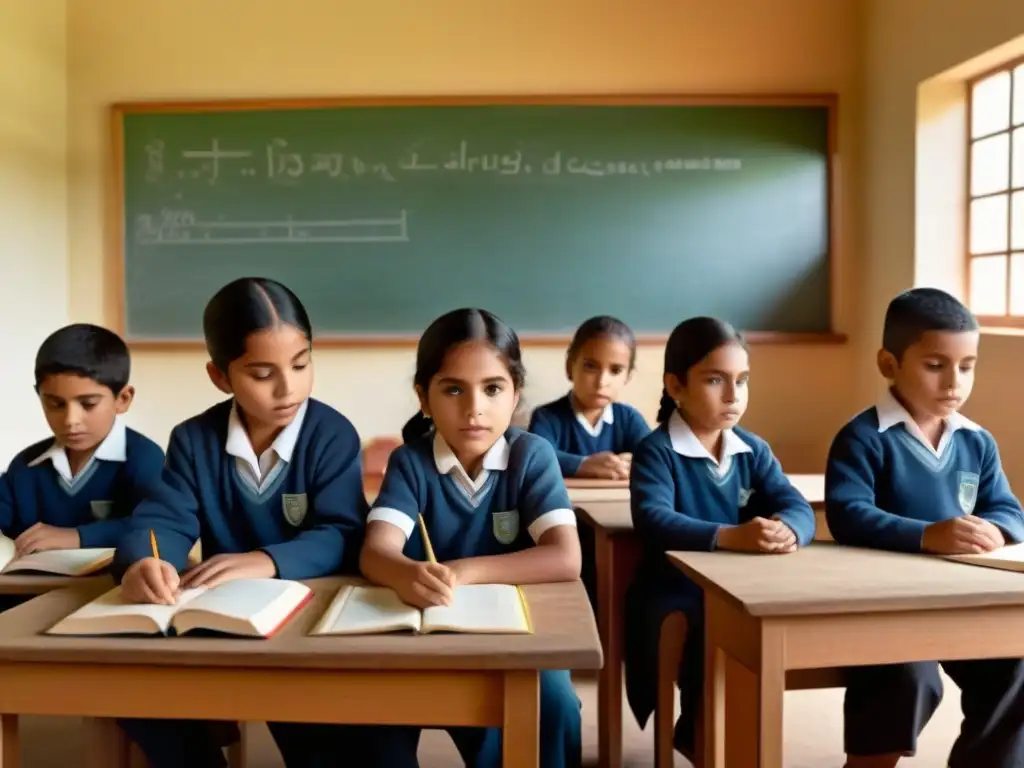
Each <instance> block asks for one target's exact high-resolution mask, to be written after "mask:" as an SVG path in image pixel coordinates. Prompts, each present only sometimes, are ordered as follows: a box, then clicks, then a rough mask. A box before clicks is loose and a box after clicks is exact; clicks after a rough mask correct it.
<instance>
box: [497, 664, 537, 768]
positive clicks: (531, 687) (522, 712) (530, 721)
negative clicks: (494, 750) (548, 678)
mask: <svg viewBox="0 0 1024 768" xmlns="http://www.w3.org/2000/svg"><path fill="white" fill-rule="evenodd" d="M501 744H502V761H501V764H502V766H503V768H539V766H540V673H539V672H537V671H536V670H516V671H514V672H512V671H510V672H506V673H505V714H504V724H503V725H502V734H501Z"/></svg>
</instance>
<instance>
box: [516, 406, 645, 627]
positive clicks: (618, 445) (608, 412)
mask: <svg viewBox="0 0 1024 768" xmlns="http://www.w3.org/2000/svg"><path fill="white" fill-rule="evenodd" d="M530 431H531V432H533V433H534V434H535V435H540V436H541V437H543V438H545V439H546V440H547V441H548V442H549V443H551V445H553V446H554V448H555V455H556V456H557V457H558V466H559V468H561V470H562V475H564V476H565V477H575V475H576V473H577V472H579V469H580V465H581V464H583V462H584V461H585V460H586V459H587V457H589V456H593V455H594V454H595V453H604V452H605V451H611V452H612V453H616V454H618V453H633V451H635V450H636V447H637V446H638V445H640V442H641V441H642V440H643V439H644V438H645V437H647V436H648V435H649V434H651V427H650V425H648V423H647V421H646V420H645V419H644V417H643V416H642V415H641V414H640V412H639V411H638V410H636V408H633V407H631V406H629V405H626V404H624V403H609V404H608V405H606V406H605V408H604V411H603V413H602V414H601V418H600V419H598V421H597V424H591V423H590V421H589V420H588V419H587V417H586V416H584V415H583V414H582V413H580V412H579V411H577V410H576V408H575V406H574V405H573V400H572V395H571V394H567V395H566V396H565V397H561V398H559V399H558V400H555V401H554V402H551V403H548V404H547V405H542V406H540V407H539V408H537V409H536V410H535V411H534V412H533V415H532V416H531V417H530ZM579 536H580V553H581V555H582V564H581V565H582V567H581V569H580V576H581V578H582V580H583V586H584V587H586V589H587V596H588V597H589V598H590V604H591V606H592V607H593V608H594V610H595V611H596V610H597V556H596V551H595V550H596V544H595V541H594V531H593V529H592V528H591V527H590V526H587V525H584V526H583V527H581V528H580V529H579Z"/></svg>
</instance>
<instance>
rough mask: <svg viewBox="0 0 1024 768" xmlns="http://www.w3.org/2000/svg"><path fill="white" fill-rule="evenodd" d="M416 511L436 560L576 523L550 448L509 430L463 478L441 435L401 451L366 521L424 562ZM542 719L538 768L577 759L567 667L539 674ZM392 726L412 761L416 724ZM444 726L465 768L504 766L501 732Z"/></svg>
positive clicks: (576, 714)
mask: <svg viewBox="0 0 1024 768" xmlns="http://www.w3.org/2000/svg"><path fill="white" fill-rule="evenodd" d="M420 513H422V514H423V519H424V521H425V523H426V527H427V531H428V535H429V537H430V541H431V544H432V545H433V548H434V553H435V556H436V557H437V560H438V562H445V561H450V560H456V559H460V558H467V557H478V556H484V555H502V554H507V553H510V552H519V551H521V550H524V549H527V548H528V547H531V546H533V545H534V544H535V543H536V542H537V541H539V540H540V538H541V536H543V535H544V533H545V532H547V531H548V530H550V529H551V528H554V527H556V526H562V525H570V526H575V525H576V517H575V514H574V513H573V510H572V507H571V504H570V503H569V496H568V493H567V492H566V490H565V484H564V482H563V481H562V477H561V474H560V472H559V470H558V463H557V462H556V460H555V455H554V450H553V449H552V448H551V446H550V445H549V444H548V443H547V442H546V441H545V440H543V439H541V438H539V437H537V436H535V435H531V434H529V433H527V432H523V431H522V430H519V429H516V428H510V429H509V430H508V431H506V432H505V434H504V435H503V436H501V437H499V438H498V440H497V442H495V444H494V445H493V446H492V447H491V448H490V450H488V451H487V453H486V454H485V455H484V458H483V466H482V469H481V471H480V473H479V475H478V476H477V477H476V478H471V477H469V475H468V474H467V473H466V471H465V469H464V468H463V467H462V465H461V464H460V463H459V460H458V459H457V458H456V457H455V454H454V453H453V452H452V450H451V448H450V447H449V446H448V444H447V443H446V442H445V440H444V438H442V437H441V435H440V434H439V433H432V434H430V435H426V436H424V437H422V438H419V439H417V440H414V441H412V442H410V443H407V444H406V445H403V446H402V447H400V448H398V449H397V450H396V451H395V452H394V453H393V454H392V455H391V457H390V460H389V462H388V471H387V473H386V474H385V476H384V484H383V486H382V488H381V491H380V494H379V495H378V496H377V499H376V501H375V502H374V506H373V509H372V510H371V511H370V514H369V516H368V518H367V522H371V521H374V520H377V521H382V522H386V523H390V524H392V525H394V526H396V527H398V528H399V529H400V530H401V531H402V533H404V534H405V536H406V544H405V548H404V550H403V552H404V554H405V555H406V556H407V557H409V558H411V559H413V560H426V559H427V558H426V550H425V547H424V543H423V539H422V537H421V536H420V535H419V534H418V533H414V531H416V526H417V521H418V518H419V515H420ZM427 717H429V714H427ZM540 719H541V722H540V764H541V766H542V768H573V767H575V766H578V765H579V764H580V760H581V749H582V742H581V738H582V737H581V730H580V729H581V723H580V701H579V699H578V698H577V697H576V692H575V690H574V689H573V686H572V681H571V680H570V678H569V672H568V670H544V671H542V672H541V674H540ZM393 731H394V734H395V736H394V741H395V743H398V742H404V743H405V745H406V753H405V759H404V760H403V761H402V763H401V764H402V765H415V764H416V758H415V755H416V752H415V750H416V744H417V742H418V740H419V733H420V729H419V728H396V729H393ZM448 733H449V734H451V736H452V739H453V740H454V741H455V744H456V746H457V747H458V749H459V752H460V753H461V754H462V757H463V759H464V760H465V761H466V763H467V765H471V766H475V767H476V768H488V767H490V766H493V767H495V768H496V767H497V766H500V765H501V731H500V729H497V728H487V729H485V728H449V729H448ZM389 738H390V737H389ZM397 764H398V763H396V765H397Z"/></svg>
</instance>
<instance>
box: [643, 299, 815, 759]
mask: <svg viewBox="0 0 1024 768" xmlns="http://www.w3.org/2000/svg"><path fill="white" fill-rule="evenodd" d="M749 377H750V371H749V359H748V356H747V349H746V346H745V343H744V341H743V338H742V337H741V336H740V334H738V333H737V332H736V331H735V330H734V329H733V328H732V326H730V325H729V324H728V323H724V322H722V321H720V320H715V319H713V318H710V317H695V318H691V319H690V320H686V321H685V322H683V323H680V324H679V325H678V326H676V328H675V330H673V331H672V335H671V336H669V339H668V344H667V345H666V347H665V376H664V379H665V382H664V383H665V390H664V393H663V395H662V399H661V410H660V411H659V413H658V421H659V422H660V424H661V427H660V428H659V429H657V430H655V431H654V433H653V434H651V436H650V437H648V438H647V439H646V440H644V441H643V442H642V443H641V444H640V447H639V448H638V449H637V451H636V453H635V454H634V457H633V471H632V477H631V478H630V496H631V499H630V501H631V507H632V511H633V523H634V525H635V526H636V530H637V533H639V535H640V536H641V538H642V540H643V543H644V557H643V560H642V561H641V563H640V566H639V568H638V569H637V577H636V580H635V581H634V583H633V584H632V585H631V586H630V588H629V592H628V594H627V597H626V647H625V662H626V695H627V697H628V699H629V703H630V706H631V708H632V709H633V714H634V715H636V718H637V721H638V722H639V723H640V726H641V727H643V726H644V725H645V724H646V722H647V718H648V717H650V714H651V712H652V711H653V710H654V704H655V700H656V696H657V659H658V639H659V636H660V633H661V624H662V621H663V620H664V618H665V617H666V616H667V615H668V614H669V613H670V612H673V611H683V612H684V613H685V614H686V618H687V622H688V631H687V635H686V647H685V651H684V654H683V660H682V662H681V664H680V667H679V676H678V684H679V700H680V705H681V713H680V716H679V719H678V720H677V721H676V726H675V735H674V743H675V747H676V749H678V750H679V751H680V752H682V753H683V754H684V755H687V756H690V757H692V755H693V750H694V743H695V739H694V735H695V734H694V724H695V721H696V718H697V713H698V711H699V707H700V702H701V691H702V689H703V679H704V674H703V672H704V642H703V634H704V632H703V611H704V609H703V595H702V592H701V590H700V588H699V587H697V585H696V584H694V583H693V582H691V581H690V580H689V579H687V578H686V577H685V576H684V575H683V574H682V573H680V572H679V571H678V570H677V569H675V568H673V567H672V566H671V565H670V564H669V562H668V560H667V559H666V558H665V552H666V551H668V550H698V551H701V550H715V549H724V550H735V551H739V552H763V553H771V554H785V553H788V552H794V551H796V549H797V547H802V546H805V545H807V544H809V543H810V542H811V540H812V539H813V538H814V512H813V511H812V510H811V507H810V505H809V504H808V503H807V501H806V500H805V499H804V497H803V495H802V494H801V493H800V492H799V491H798V490H796V489H795V488H794V487H793V486H792V485H791V484H790V482H789V480H788V479H787V478H786V476H785V474H783V472H782V467H781V466H780V464H779V462H778V460H777V459H776V458H775V457H774V456H773V455H772V451H771V448H769V447H768V444H767V443H766V442H765V441H764V440H762V439H760V438H759V437H757V436H756V435H754V434H753V433H751V432H748V431H746V430H744V429H740V428H739V427H738V426H737V424H738V423H739V420H740V418H741V417H742V416H743V412H744V411H745V410H746V408H747V396H748V390H747V381H748V379H749Z"/></svg>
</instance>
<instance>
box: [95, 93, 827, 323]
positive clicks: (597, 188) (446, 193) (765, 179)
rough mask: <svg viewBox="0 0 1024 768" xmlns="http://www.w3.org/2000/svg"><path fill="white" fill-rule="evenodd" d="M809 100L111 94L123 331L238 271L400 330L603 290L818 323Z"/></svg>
mask: <svg viewBox="0 0 1024 768" xmlns="http://www.w3.org/2000/svg"><path fill="white" fill-rule="evenodd" d="M832 119H834V116H833V115H832V105H831V103H830V102H829V101H827V100H817V101H815V100H805V101H804V102H803V103H794V104H778V103H766V104H750V105H733V104H717V105H716V104H703V105H693V104H682V103H674V104H673V103H647V104H636V105H632V104H631V105H623V104H600V103H590V104H571V105H568V104H552V103H546V104H486V103H483V104H477V103H470V104H452V105H441V104H436V103H431V104H406V103H401V104H388V103H375V104H373V105H358V104H349V103H338V104H331V103H325V104H316V105H301V104H287V103H286V104H283V105H282V104H273V105H270V104H267V105H259V104H253V105H237V104H236V105H233V106H232V105H229V106H227V107H226V106H225V105H220V106H219V107H218V106H217V105H203V106H199V105H160V106H149V107H147V106H146V105H127V106H125V105H121V106H119V107H117V108H115V110H114V121H115V125H114V128H115V131H114V136H115V143H116V147H115V154H116V182H117V184H116V186H117V188H118V190H117V196H118V198H119V199H118V201H117V208H116V210H117V212H118V216H117V218H118V220H119V222H120V223H121V225H122V226H123V230H122V232H121V237H119V238H118V241H119V242H118V245H119V246H120V247H119V249H115V250H120V253H114V254H113V257H115V258H117V259H118V263H119V266H120V270H118V274H119V276H120V277H119V279H120V280H123V284H122V285H119V286H117V288H118V291H119V294H120V295H123V296H124V306H123V329H122V330H123V331H124V333H125V335H126V336H127V337H128V338H129V339H132V340H137V341H161V340H186V341H187V340H192V339H198V338H199V337H200V335H201V317H202V310H203V306H204V305H205V303H206V301H207V300H208V299H209V297H210V296H211V295H212V294H213V292H214V291H215V290H216V289H217V288H218V287H220V286H221V285H223V284H224V283H226V282H227V281H229V280H231V279H233V278H235V277H239V276H242V275H263V276H267V277H272V278H275V279H278V280H281V281H282V282H284V283H286V284H287V285H288V286H289V287H291V288H292V289H293V290H294V291H295V292H296V293H297V294H298V295H299V296H300V298H301V299H302V300H303V302H304V303H305V304H306V306H307V308H308V310H309V312H310V315H311V317H312V319H313V322H314V326H315V330H316V332H317V333H318V334H319V335H321V336H329V337H344V338H355V339H358V338H361V337H387V336H411V335H417V334H419V333H420V332H422V330H423V329H424V328H425V327H426V325H427V324H428V323H429V322H430V321H431V320H432V319H433V318H434V317H436V316H437V315H439V314H441V313H442V312H445V311H447V310H449V309H452V308H455V307H459V306H480V307H484V308H487V309H490V310H491V311H493V312H495V313H497V314H498V315H499V316H501V317H503V318H504V319H505V320H506V321H508V322H509V323H510V324H512V326H513V327H515V328H516V329H517V330H518V331H519V332H520V333H521V334H523V335H525V336H533V335H541V336H543V335H555V334H565V333H567V332H570V331H572V330H573V329H574V328H575V327H576V326H577V325H578V324H579V323H580V322H581V321H582V320H583V319H585V318H587V317H589V316H591V315H595V314H603V313H608V314H614V315H617V316H619V317H621V318H622V319H623V320H625V321H626V322H628V323H629V324H630V325H631V326H633V328H634V329H635V330H636V331H637V332H638V333H653V334H658V333H664V332H667V331H668V330H669V329H671V328H672V326H673V325H675V324H676V323H677V322H678V321H680V320H681V319H683V318H685V317H687V316H690V315H695V314H711V315H716V316H719V317H723V318H725V319H728V320H729V321H731V322H732V323H733V324H734V325H736V326H737V327H740V328H743V329H746V330H748V331H775V332H790V333H828V332H830V331H831V327H830V236H829V232H830V222H829V219H830V210H829V204H830V200H831V195H830V194H829V188H830V184H831V173H830V153H831V145H830V140H829V136H830V121H831V120H832Z"/></svg>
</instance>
